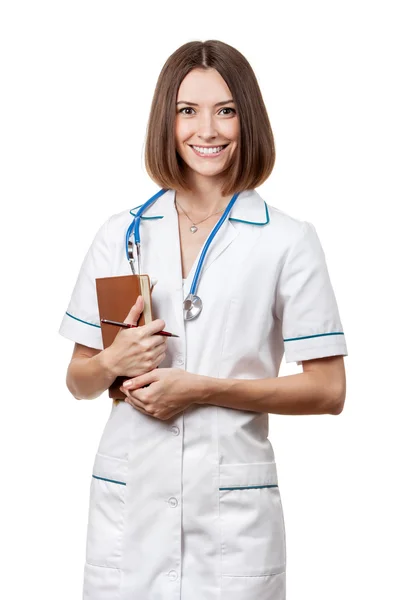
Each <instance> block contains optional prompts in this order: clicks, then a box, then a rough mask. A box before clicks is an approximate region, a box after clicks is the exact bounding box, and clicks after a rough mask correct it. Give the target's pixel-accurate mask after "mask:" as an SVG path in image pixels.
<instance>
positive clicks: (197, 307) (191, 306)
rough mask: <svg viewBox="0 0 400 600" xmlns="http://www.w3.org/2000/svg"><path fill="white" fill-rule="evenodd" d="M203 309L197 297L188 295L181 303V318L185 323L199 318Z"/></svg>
mask: <svg viewBox="0 0 400 600" xmlns="http://www.w3.org/2000/svg"><path fill="white" fill-rule="evenodd" d="M202 308H203V303H202V301H201V299H200V298H199V296H195V295H194V294H188V295H187V296H186V298H185V300H184V301H183V318H184V319H185V321H191V320H192V319H195V318H196V317H198V316H199V314H200V313H201V311H202Z"/></svg>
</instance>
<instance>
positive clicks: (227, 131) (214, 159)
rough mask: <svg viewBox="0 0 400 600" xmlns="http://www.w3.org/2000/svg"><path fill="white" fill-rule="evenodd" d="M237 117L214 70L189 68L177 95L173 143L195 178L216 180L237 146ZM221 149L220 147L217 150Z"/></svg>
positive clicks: (227, 89) (230, 98)
mask: <svg viewBox="0 0 400 600" xmlns="http://www.w3.org/2000/svg"><path fill="white" fill-rule="evenodd" d="M238 138H239V118H238V115H237V112H236V106H235V104H234V102H233V100H232V94H231V92H230V90H229V88H228V86H227V85H226V83H225V81H224V79H223V78H222V77H221V75H220V74H219V73H218V71H216V70H215V69H207V70H202V69H193V70H192V71H190V73H188V74H187V75H186V77H185V79H184V80H183V81H182V83H181V85H180V87H179V90H178V95H177V105H176V121H175V142H176V149H177V152H178V154H179V155H180V157H181V158H182V160H183V161H184V162H185V163H186V165H187V167H188V168H189V169H190V170H192V171H193V174H196V175H197V176H205V177H216V176H218V175H220V174H221V173H222V172H223V171H224V170H225V169H226V167H227V166H228V163H230V161H231V158H232V156H233V154H234V152H235V151H236V149H237V146H238ZM221 146H223V148H221Z"/></svg>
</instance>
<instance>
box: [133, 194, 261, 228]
mask: <svg viewBox="0 0 400 600" xmlns="http://www.w3.org/2000/svg"><path fill="white" fill-rule="evenodd" d="M264 205H265V218H266V221H264V222H263V223H256V222H255V221H244V220H243V219H235V218H234V217H229V221H236V222H237V223H248V224H249V225H268V223H269V221H270V218H269V212H268V206H267V203H266V202H265V200H264ZM141 206H143V204H139V206H135V207H134V208H132V209H131V210H130V211H129V212H130V214H131V215H132V216H133V217H136V213H134V212H132V211H134V210H136V209H137V208H140V207H141ZM163 218H164V215H159V216H155V217H145V216H142V217H141V219H148V220H150V219H163Z"/></svg>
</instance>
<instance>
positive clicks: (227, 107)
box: [221, 106, 236, 114]
mask: <svg viewBox="0 0 400 600" xmlns="http://www.w3.org/2000/svg"><path fill="white" fill-rule="evenodd" d="M221 110H231V111H233V112H234V113H235V112H236V110H235V109H234V108H230V107H229V106H226V107H225V108H221ZM228 114H229V113H228Z"/></svg>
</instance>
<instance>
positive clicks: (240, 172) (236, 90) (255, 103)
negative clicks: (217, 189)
mask: <svg viewBox="0 0 400 600" xmlns="http://www.w3.org/2000/svg"><path fill="white" fill-rule="evenodd" d="M196 68H200V69H210V68H212V69H215V70H216V71H218V73H219V74H220V75H221V76H222V77H223V79H224V80H225V82H226V84H227V85H228V87H229V89H230V91H231V93H232V98H233V100H234V102H235V105H236V109H237V114H238V116H239V124H240V133H239V142H238V148H237V150H236V152H235V153H234V155H233V158H232V161H231V164H230V165H228V167H227V169H226V170H225V181H224V188H223V189H222V190H221V193H222V195H229V194H233V193H237V192H241V191H244V190H247V189H254V188H256V187H258V186H259V185H261V184H262V183H263V182H264V181H266V179H267V178H268V177H269V175H270V174H271V172H272V169H273V167H274V163H275V145H274V138H273V134H272V130H271V125H270V122H269V119H268V114H267V110H266V108H265V104H264V101H263V98H262V95H261V91H260V88H259V86H258V82H257V79H256V76H255V74H254V71H253V69H252V68H251V66H250V64H249V62H248V61H247V60H246V58H245V57H244V56H243V55H242V54H241V53H240V52H239V51H238V50H236V49H235V48H233V47H232V46H229V45H228V44H225V43H224V42H220V41H218V40H207V41H205V42H188V43H187V44H184V45H183V46H181V47H180V48H178V49H177V50H175V52H174V53H173V54H171V56H170V57H169V58H168V59H167V61H166V63H165V64H164V66H163V68H162V70H161V72H160V75H159V77H158V80H157V84H156V88H155V91H154V96H153V101H152V104H151V109H150V116H149V121H148V124H147V131H146V146H145V167H146V170H147V172H148V174H149V176H150V177H151V179H152V180H153V181H155V182H156V183H157V184H158V185H159V186H160V187H162V188H167V189H178V190H181V191H185V190H188V189H189V188H188V184H187V182H186V180H185V177H184V166H185V165H184V162H183V161H182V159H181V157H180V156H179V154H178V153H177V151H176V145H175V119H176V100H177V94H178V90H179V87H180V85H181V83H182V81H183V79H184V78H185V77H186V75H187V74H188V73H189V72H190V71H192V70H193V69H196Z"/></svg>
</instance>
